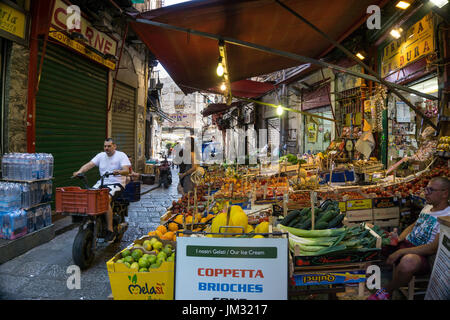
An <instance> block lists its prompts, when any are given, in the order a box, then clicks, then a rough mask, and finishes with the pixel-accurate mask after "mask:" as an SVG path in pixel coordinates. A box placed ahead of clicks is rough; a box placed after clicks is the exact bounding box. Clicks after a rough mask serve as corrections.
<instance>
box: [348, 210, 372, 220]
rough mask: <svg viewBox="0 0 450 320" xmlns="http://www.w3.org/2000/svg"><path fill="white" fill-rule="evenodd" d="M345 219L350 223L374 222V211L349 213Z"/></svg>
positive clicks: (353, 211)
mask: <svg viewBox="0 0 450 320" xmlns="http://www.w3.org/2000/svg"><path fill="white" fill-rule="evenodd" d="M345 217H346V219H347V220H348V221H349V222H353V221H367V220H372V219H373V211H372V209H365V210H352V211H347V212H346V214H345Z"/></svg>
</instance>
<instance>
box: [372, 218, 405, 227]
mask: <svg viewBox="0 0 450 320" xmlns="http://www.w3.org/2000/svg"><path fill="white" fill-rule="evenodd" d="M373 224H374V225H376V226H378V227H398V226H399V225H400V219H387V220H374V221H373Z"/></svg>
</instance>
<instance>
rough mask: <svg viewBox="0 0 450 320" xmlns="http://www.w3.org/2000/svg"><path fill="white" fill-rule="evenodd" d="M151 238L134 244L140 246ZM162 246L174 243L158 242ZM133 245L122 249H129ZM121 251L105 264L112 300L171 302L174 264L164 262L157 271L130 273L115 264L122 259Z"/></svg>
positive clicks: (121, 265) (145, 237) (128, 269)
mask: <svg viewBox="0 0 450 320" xmlns="http://www.w3.org/2000/svg"><path fill="white" fill-rule="evenodd" d="M150 238H152V237H148V236H144V237H142V238H140V239H138V240H136V241H134V244H137V245H142V243H143V242H144V240H147V239H150ZM160 241H161V242H162V243H163V244H164V245H166V244H168V243H170V244H172V245H173V247H174V248H175V245H174V244H175V242H174V241H168V240H160ZM132 246H133V245H130V246H128V247H127V248H125V249H123V250H122V251H124V250H126V249H131V247H132ZM122 251H121V252H119V253H117V254H116V255H115V256H114V257H113V258H112V259H110V260H109V261H108V262H107V263H106V268H107V270H108V276H109V282H110V284H111V291H112V296H113V298H114V300H173V299H174V273H175V263H174V262H171V261H166V262H163V263H162V264H161V266H160V267H159V268H158V269H150V271H149V272H138V271H132V270H131V269H130V268H128V267H127V266H126V265H125V264H123V263H115V262H116V261H117V260H119V259H120V258H121V257H122Z"/></svg>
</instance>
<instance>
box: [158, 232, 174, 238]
mask: <svg viewBox="0 0 450 320" xmlns="http://www.w3.org/2000/svg"><path fill="white" fill-rule="evenodd" d="M174 234H175V233H174V232H172V231H167V232H166V233H164V234H163V236H162V238H161V239H163V240H172V239H173V236H174Z"/></svg>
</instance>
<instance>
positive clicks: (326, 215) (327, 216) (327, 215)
mask: <svg viewBox="0 0 450 320" xmlns="http://www.w3.org/2000/svg"><path fill="white" fill-rule="evenodd" d="M337 214H338V213H337V212H336V211H334V210H330V211H327V212H326V213H324V214H323V215H322V216H321V217H320V219H319V220H317V222H327V223H328V221H330V220H331V219H333V218H334V217H335V216H337Z"/></svg>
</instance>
